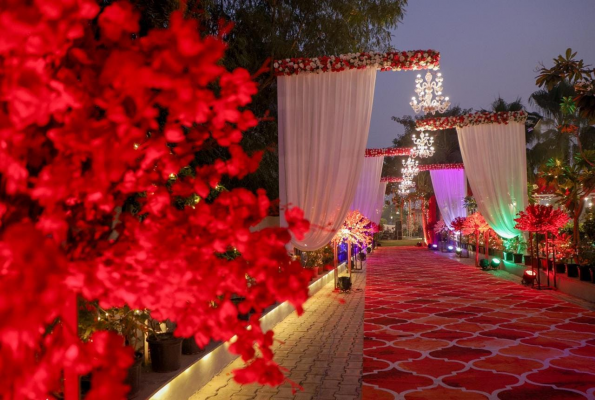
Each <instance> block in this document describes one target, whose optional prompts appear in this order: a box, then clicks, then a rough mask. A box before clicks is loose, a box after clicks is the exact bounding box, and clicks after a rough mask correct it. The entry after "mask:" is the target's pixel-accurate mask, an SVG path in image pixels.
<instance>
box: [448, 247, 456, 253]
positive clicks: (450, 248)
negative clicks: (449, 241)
mask: <svg viewBox="0 0 595 400" xmlns="http://www.w3.org/2000/svg"><path fill="white" fill-rule="evenodd" d="M447 249H448V252H449V253H452V251H453V250H454V249H455V248H454V247H453V246H448V247H447Z"/></svg>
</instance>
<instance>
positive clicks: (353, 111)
mask: <svg viewBox="0 0 595 400" xmlns="http://www.w3.org/2000/svg"><path fill="white" fill-rule="evenodd" d="M375 82H376V70H375V69H373V68H367V69H360V70H357V69H356V70H349V71H342V72H327V73H322V74H301V75H293V76H281V77H279V78H278V79H277V84H278V91H277V93H278V94H277V96H278V107H279V192H280V193H279V196H280V201H281V205H288V206H290V207H291V206H297V207H300V208H301V209H302V210H304V215H305V218H306V219H308V220H310V223H311V224H312V228H311V229H310V232H308V233H307V234H306V236H305V237H304V239H303V240H300V241H298V240H296V238H295V237H294V238H292V244H293V245H294V246H295V247H297V248H298V249H300V250H316V249H319V248H321V247H323V246H324V245H326V244H327V243H328V242H330V240H331V239H332V237H333V236H334V235H335V232H336V231H337V229H338V228H339V227H340V226H341V224H342V223H343V221H344V219H345V216H346V215H347V212H348V211H349V207H350V205H351V203H352V202H353V198H354V196H355V192H356V189H357V184H358V182H359V177H360V172H361V169H362V164H363V161H364V152H365V148H366V143H367V140H368V132H369V129H370V116H371V114H372V102H373V98H374V85H375ZM281 225H282V226H286V222H285V220H284V218H283V213H281Z"/></svg>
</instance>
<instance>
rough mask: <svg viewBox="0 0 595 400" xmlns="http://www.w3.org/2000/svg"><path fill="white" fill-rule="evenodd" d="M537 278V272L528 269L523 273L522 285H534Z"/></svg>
mask: <svg viewBox="0 0 595 400" xmlns="http://www.w3.org/2000/svg"><path fill="white" fill-rule="evenodd" d="M536 277H537V275H536V274H535V271H533V270H530V269H527V270H525V272H524V273H523V282H522V283H523V284H525V285H532V284H533V281H535V278H536Z"/></svg>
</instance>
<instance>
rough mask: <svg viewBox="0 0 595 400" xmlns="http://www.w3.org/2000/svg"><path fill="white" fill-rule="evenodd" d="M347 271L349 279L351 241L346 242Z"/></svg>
mask: <svg viewBox="0 0 595 400" xmlns="http://www.w3.org/2000/svg"><path fill="white" fill-rule="evenodd" d="M347 271H348V272H349V279H350V280H351V242H350V241H348V242H347Z"/></svg>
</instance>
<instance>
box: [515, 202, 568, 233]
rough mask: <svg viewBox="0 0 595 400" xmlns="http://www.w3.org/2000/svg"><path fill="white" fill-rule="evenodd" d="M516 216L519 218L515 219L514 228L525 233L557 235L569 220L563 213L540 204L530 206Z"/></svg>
mask: <svg viewBox="0 0 595 400" xmlns="http://www.w3.org/2000/svg"><path fill="white" fill-rule="evenodd" d="M518 215H519V217H518V218H516V219H515V221H516V226H515V228H516V229H518V230H520V231H525V232H526V231H528V232H539V233H546V232H551V233H554V234H557V233H558V230H559V229H560V228H562V227H563V226H564V225H566V223H567V222H568V221H569V220H570V218H569V217H568V215H567V214H566V213H565V212H564V211H562V210H559V209H555V208H554V207H552V206H542V205H541V204H530V205H529V206H527V208H525V210H524V211H521V212H519V214H518Z"/></svg>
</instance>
